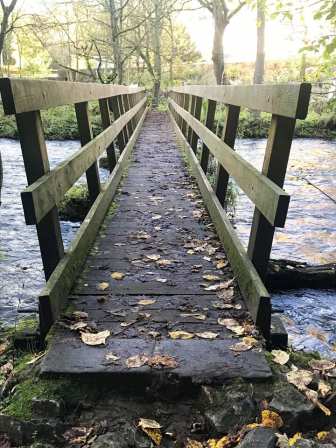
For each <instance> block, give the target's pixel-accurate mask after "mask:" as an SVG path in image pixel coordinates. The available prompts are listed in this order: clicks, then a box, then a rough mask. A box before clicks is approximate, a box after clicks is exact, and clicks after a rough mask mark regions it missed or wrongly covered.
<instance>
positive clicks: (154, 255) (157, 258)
mask: <svg viewBox="0 0 336 448" xmlns="http://www.w3.org/2000/svg"><path fill="white" fill-rule="evenodd" d="M145 258H147V259H148V260H150V261H158V260H160V258H161V255H157V254H151V255H145Z"/></svg>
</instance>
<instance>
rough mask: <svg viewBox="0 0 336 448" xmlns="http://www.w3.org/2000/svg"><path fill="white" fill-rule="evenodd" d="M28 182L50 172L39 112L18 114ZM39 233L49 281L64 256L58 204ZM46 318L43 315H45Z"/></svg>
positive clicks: (43, 221) (38, 225) (40, 226)
mask: <svg viewBox="0 0 336 448" xmlns="http://www.w3.org/2000/svg"><path fill="white" fill-rule="evenodd" d="M16 122H17V127H18V131H19V136H20V143H21V149H22V156H23V161H24V165H25V169H26V176H27V181H28V185H31V184H32V183H34V182H35V181H36V180H37V179H39V178H40V177H41V176H43V175H44V174H46V173H48V172H49V171H50V166H49V159H48V153H47V147H46V143H45V139H44V132H43V127H42V120H41V115H40V111H36V112H25V113H22V114H17V115H16ZM36 230H37V236H38V240H39V244H40V251H41V257H42V263H43V269H44V275H45V278H46V280H48V279H49V277H50V276H51V274H52V272H53V271H54V269H55V267H56V266H57V264H58V262H59V261H60V259H61V258H62V257H63V256H64V247H63V240H62V234H61V227H60V221H59V216H58V211H57V207H54V208H53V209H52V210H50V212H49V213H47V214H46V216H45V217H44V218H43V219H42V220H41V221H40V222H39V223H37V224H36ZM42 319H43V316H42Z"/></svg>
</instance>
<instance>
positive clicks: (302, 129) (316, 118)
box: [0, 104, 336, 140]
mask: <svg viewBox="0 0 336 448" xmlns="http://www.w3.org/2000/svg"><path fill="white" fill-rule="evenodd" d="M163 109H164V108H163ZM90 112H91V122H92V128H93V133H94V135H97V134H98V133H99V132H101V130H102V128H101V119H100V113H99V107H98V105H97V104H91V105H90ZM217 118H218V121H219V123H223V121H224V117H221V114H220V113H219V116H218V117H217ZM42 119H43V123H44V132H45V136H46V138H47V139H48V140H76V139H79V135H78V129H77V122H76V115H75V110H74V108H73V107H71V106H62V107H58V108H55V109H49V110H47V111H42ZM270 119H271V117H270V115H269V114H261V115H260V116H259V117H256V116H255V115H254V114H253V112H250V111H242V113H241V115H240V124H239V128H238V137H239V138H264V137H267V135H268V132H269V127H270ZM221 126H222V125H219V128H221ZM219 131H220V129H219ZM295 136H296V137H303V138H326V139H333V138H336V115H335V114H333V113H322V114H317V113H316V112H310V113H309V114H308V116H307V118H306V119H305V120H298V121H297V125H296V130H295ZM0 137H4V138H14V139H17V138H18V133H17V128H16V124H15V119H14V118H13V117H8V116H4V115H3V113H2V111H1V113H0Z"/></svg>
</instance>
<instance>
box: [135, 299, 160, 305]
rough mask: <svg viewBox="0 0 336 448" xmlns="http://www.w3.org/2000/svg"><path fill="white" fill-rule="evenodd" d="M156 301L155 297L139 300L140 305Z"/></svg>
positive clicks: (151, 303)
mask: <svg viewBox="0 0 336 448" xmlns="http://www.w3.org/2000/svg"><path fill="white" fill-rule="evenodd" d="M155 302H156V300H154V299H141V300H139V302H138V305H153V304H154V303H155Z"/></svg>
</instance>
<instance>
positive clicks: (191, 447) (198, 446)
mask: <svg viewBox="0 0 336 448" xmlns="http://www.w3.org/2000/svg"><path fill="white" fill-rule="evenodd" d="M203 446H204V445H203V443H201V442H198V441H197V440H192V439H187V443H186V446H185V448H203Z"/></svg>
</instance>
